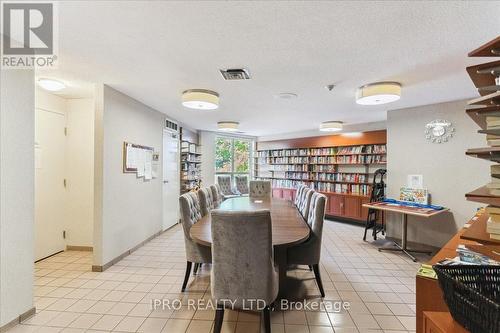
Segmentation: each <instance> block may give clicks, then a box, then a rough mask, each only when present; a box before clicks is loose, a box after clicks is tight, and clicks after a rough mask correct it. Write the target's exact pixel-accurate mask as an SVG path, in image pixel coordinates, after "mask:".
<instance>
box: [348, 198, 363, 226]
mask: <svg viewBox="0 0 500 333" xmlns="http://www.w3.org/2000/svg"><path fill="white" fill-rule="evenodd" d="M344 216H345V217H347V218H350V219H356V220H358V219H361V198H360V197H358V196H356V197H352V196H345V197H344Z"/></svg>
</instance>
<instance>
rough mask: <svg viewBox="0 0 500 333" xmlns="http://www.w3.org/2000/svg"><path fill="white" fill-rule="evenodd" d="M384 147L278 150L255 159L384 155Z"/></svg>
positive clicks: (266, 151) (265, 152)
mask: <svg viewBox="0 0 500 333" xmlns="http://www.w3.org/2000/svg"><path fill="white" fill-rule="evenodd" d="M386 152H387V149H386V146H385V145H366V146H365V145H362V146H347V147H324V148H304V149H280V150H262V151H259V152H258V153H257V157H292V156H314V155H341V154H385V153H386Z"/></svg>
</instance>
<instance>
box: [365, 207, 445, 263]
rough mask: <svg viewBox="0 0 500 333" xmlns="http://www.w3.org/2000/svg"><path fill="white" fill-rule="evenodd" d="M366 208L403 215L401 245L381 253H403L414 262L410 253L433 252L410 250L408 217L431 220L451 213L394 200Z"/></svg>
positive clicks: (385, 249)
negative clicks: (442, 214) (408, 243)
mask: <svg viewBox="0 0 500 333" xmlns="http://www.w3.org/2000/svg"><path fill="white" fill-rule="evenodd" d="M363 207H365V208H371V209H377V210H381V211H386V212H393V213H399V214H401V216H402V218H401V230H402V231H401V244H398V243H397V242H394V245H395V246H396V247H381V248H379V249H378V250H379V251H401V252H403V253H404V254H406V255H407V256H408V257H410V258H411V259H412V260H413V261H415V262H416V261H417V258H415V257H414V256H413V255H412V254H411V253H410V252H413V253H427V254H430V253H431V251H426V250H414V249H412V250H410V249H408V247H407V236H408V235H407V234H408V215H412V216H418V217H423V218H429V217H432V216H436V215H438V214H441V213H444V212H447V211H449V209H448V208H445V207H442V206H435V205H422V204H418V203H414V202H405V201H398V200H394V199H386V200H384V201H380V202H370V203H366V204H363Z"/></svg>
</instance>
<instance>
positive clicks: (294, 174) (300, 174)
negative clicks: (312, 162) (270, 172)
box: [275, 171, 309, 180]
mask: <svg viewBox="0 0 500 333" xmlns="http://www.w3.org/2000/svg"><path fill="white" fill-rule="evenodd" d="M275 177H278V176H277V175H275ZM283 178H294V179H305V180H309V173H307V172H289V171H288V172H285V176H284V177H283Z"/></svg>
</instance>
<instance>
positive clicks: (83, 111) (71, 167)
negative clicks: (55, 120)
mask: <svg viewBox="0 0 500 333" xmlns="http://www.w3.org/2000/svg"><path fill="white" fill-rule="evenodd" d="M66 106H67V118H66V119H67V120H66V121H67V123H66V126H67V129H68V132H67V137H66V178H67V186H66V194H67V198H66V199H67V201H66V244H67V245H72V246H90V247H91V246H93V228H94V108H95V105H94V100H93V99H92V98H79V99H68V100H66Z"/></svg>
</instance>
